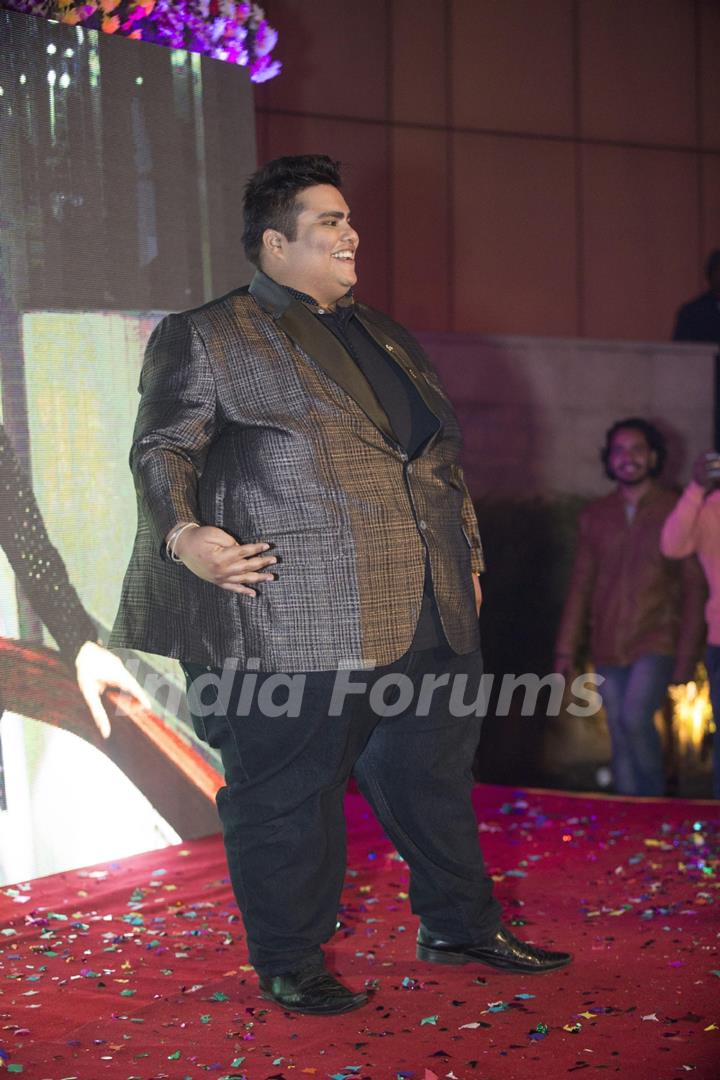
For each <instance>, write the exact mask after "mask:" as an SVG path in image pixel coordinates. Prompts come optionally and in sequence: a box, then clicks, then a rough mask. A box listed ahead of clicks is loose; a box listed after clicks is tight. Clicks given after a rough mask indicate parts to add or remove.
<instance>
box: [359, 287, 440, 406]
mask: <svg viewBox="0 0 720 1080" xmlns="http://www.w3.org/2000/svg"><path fill="white" fill-rule="evenodd" d="M356 318H358V319H360V322H361V323H362V324H363V326H364V327H365V330H366V331H367V333H368V334H369V335H370V337H371V338H372V339H373V341H374V342H375V343H376V344H377V345H378V346H379V347H380V348H381V349H385V350H386V352H387V353H388V355H389V356H391V357H392V358H393V360H394V361H395V362H396V364H398V365H399V366H400V367H401V368H402V370H403V371H404V372H405V374H406V375H407V376H408V377H409V379H410V381H411V382H412V384H413V386H414V387H415V389H416V390H417V392H418V394H419V395H420V397H421V398H422V399H423V401H424V402H425V404H426V405H427V407H428V409H429V410H430V412H431V413H433V414H434V415H435V416H436V417H437V420H438V425H439V427H442V416H443V415H444V413H445V411H446V409H447V405H446V404H445V402H444V401H443V398H442V397H441V396H440V394H438V392H437V390H435V388H434V387H433V385H432V384H431V383H430V382H428V380H427V379H426V378H425V376H424V374H423V372H422V371H419V370H418V368H417V366H416V365H415V364H413V362H412V360H411V359H410V356H409V355H408V353H407V352H406V351H405V349H403V347H402V345H398V343H397V341H394V340H393V339H392V338H389V337H388V336H387V334H386V333H385V332H384V331H383V330H382V329H381V327H379V326H378V325H376V324H375V323H374V322H373V321H372V319H371V318H369V317H368V312H367V309H365V308H363V310H362V311H358V312H357V313H356Z"/></svg>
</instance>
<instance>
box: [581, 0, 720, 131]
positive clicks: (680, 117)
mask: <svg viewBox="0 0 720 1080" xmlns="http://www.w3.org/2000/svg"><path fill="white" fill-rule="evenodd" d="M579 12H580V92H581V133H582V135H584V136H587V137H591V138H596V139H609V140H622V141H628V142H644V143H660V144H670V145H682V146H689V145H692V144H694V141H695V138H696V128H697V122H696V115H697V114H696V102H695V45H694V40H695V39H694V34H695V30H694V5H693V4H692V3H688V0H653V2H652V3H649V2H648V0H602V2H600V3H598V0H580V6H579ZM716 67H717V64H716Z"/></svg>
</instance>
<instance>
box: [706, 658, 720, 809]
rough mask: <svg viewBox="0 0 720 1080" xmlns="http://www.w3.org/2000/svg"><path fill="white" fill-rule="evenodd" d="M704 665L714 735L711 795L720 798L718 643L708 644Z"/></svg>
mask: <svg viewBox="0 0 720 1080" xmlns="http://www.w3.org/2000/svg"><path fill="white" fill-rule="evenodd" d="M705 667H706V668H707V673H708V680H709V682H710V704H711V705H712V711H713V720H714V721H715V735H714V736H713V763H714V775H713V795H714V797H715V798H716V799H720V732H718V728H720V645H708V647H707V652H706V653H705Z"/></svg>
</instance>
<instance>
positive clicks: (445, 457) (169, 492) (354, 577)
mask: <svg viewBox="0 0 720 1080" xmlns="http://www.w3.org/2000/svg"><path fill="white" fill-rule="evenodd" d="M356 315H357V317H358V318H359V319H360V321H361V322H362V324H363V326H364V328H365V330H366V331H367V332H368V333H369V334H370V335H371V336H372V337H373V339H374V340H375V341H376V343H377V344H378V345H379V346H380V347H381V348H383V349H385V350H386V351H387V353H388V355H389V356H391V357H392V359H393V360H394V362H396V363H398V364H400V365H401V367H402V368H403V369H404V371H405V372H406V374H407V375H408V377H409V378H410V379H411V380H412V382H413V383H414V385H415V386H416V387H417V389H418V391H419V393H420V394H421V395H422V397H423V399H424V401H425V403H426V405H427V406H428V407H429V409H430V410H431V412H432V413H434V415H435V416H436V417H437V428H436V431H435V433H434V434H433V436H432V437H431V438H430V440H429V441H428V443H427V444H426V445H425V446H424V447H423V448H422V451H421V453H420V454H419V455H418V456H416V457H415V458H414V459H413V460H412V461H408V458H407V454H405V453H404V452H403V450H402V448H401V447H400V446H399V445H398V443H397V441H396V439H395V436H394V434H393V432H392V429H391V427H390V424H389V421H388V418H387V416H386V415H385V413H384V411H383V408H382V404H381V403H380V402H379V401H378V399H377V398H376V396H375V394H374V392H373V390H372V388H371V386H370V384H369V383H368V382H367V380H366V379H365V377H364V376H363V374H362V372H361V371H360V369H359V368H358V366H357V365H356V364H355V362H354V361H353V359H352V358H351V357H350V356H349V354H348V353H347V352H346V351H345V349H343V347H342V346H341V345H340V343H339V341H338V340H337V339H336V338H335V336H334V335H333V334H332V333H331V331H329V330H328V329H327V328H326V327H324V326H323V325H322V324H321V323H320V321H319V320H318V319H317V318H316V316H315V315H314V314H313V312H312V310H311V309H310V308H309V307H308V306H306V305H305V304H303V303H302V302H300V301H298V300H295V299H293V298H292V297H291V296H290V295H289V293H288V292H287V291H286V290H285V289H283V288H281V287H280V286H278V285H276V284H275V283H274V282H273V281H271V279H269V278H268V277H266V276H265V275H264V274H261V273H258V274H256V276H255V278H254V279H253V282H252V284H251V285H250V287H249V288H243V289H239V290H237V291H235V292H232V293H230V294H228V295H227V296H225V297H222V298H220V299H219V300H215V301H212V302H211V303H209V304H206V305H205V306H203V307H201V308H198V309H195V310H193V311H189V312H182V313H179V314H173V315H168V316H167V317H166V318H165V319H163V320H162V322H161V323H160V324H159V325H158V326H157V328H156V329H155V331H154V332H153V334H152V336H151V338H150V341H149V343H148V346H147V350H146V356H145V362H144V364H143V370H142V375H141V380H140V392H141V400H140V407H139V412H138V417H137V422H136V426H135V433H134V438H133V444H132V450H131V455H130V462H131V467H132V470H133V475H134V478H135V485H136V489H137V494H138V531H137V535H136V539H135V545H134V548H133V552H132V555H131V559H130V564H129V567H128V570H127V573H126V575H125V581H124V584H123V590H122V597H121V602H120V609H119V612H118V616H117V619H116V622H115V627H114V629H113V633H112V636H111V642H110V643H111V645H113V646H116V647H125V648H133V649H141V650H145V651H148V652H155V653H160V654H162V655H166V656H172V657H177V658H178V659H181V660H185V661H193V662H197V663H203V664H210V665H213V666H218V667H220V666H222V665H223V664H224V663H225V662H226V661H227V660H230V661H233V662H236V663H238V664H239V665H241V666H246V665H247V664H248V661H252V660H255V661H256V662H257V664H256V666H258V667H259V669H260V670H263V671H278V672H298V671H318V670H333V669H336V668H337V667H340V666H348V667H361V666H367V665H373V664H374V665H385V664H388V663H391V662H393V661H394V660H396V659H397V658H398V657H399V656H401V655H402V654H403V653H404V652H406V651H407V649H408V648H409V646H410V644H411V641H412V637H413V632H414V629H415V625H416V623H417V616H418V612H419V609H420V604H421V601H422V593H423V579H424V568H425V552H426V550H427V552H428V553H429V558H430V567H431V572H432V578H433V586H434V590H435V595H436V597H437V602H438V607H439V611H440V617H441V620H442V623H443V627H444V629H445V633H446V635H447V638H448V641H449V643H450V644H451V646H452V647H453V648H454V649H455V650H456V651H457V652H458V653H466V652H470V651H472V650H474V649H476V648H477V647H478V644H479V640H478V625H477V617H476V614H475V609H474V599H473V590H472V585H471V569H472V570H475V571H479V570H480V569H482V550H481V545H480V538H479V535H478V530H477V522H476V520H475V514H474V511H473V507H472V502H471V500H470V496H469V494H468V492H467V488H466V486H465V483H464V480H463V475H462V470H461V469H460V466H459V464H458V453H459V450H460V446H461V435H460V429H459V426H458V423H457V419H456V417H455V413H454V411H453V408H452V405H451V404H450V401H449V400H448V398H447V396H446V395H445V393H444V391H443V389H442V386H441V384H440V382H439V380H438V378H437V376H436V374H435V372H434V370H433V368H432V366H431V364H430V362H429V360H428V359H427V357H426V356H425V354H424V352H423V351H422V349H421V348H420V346H419V345H418V343H417V342H416V341H415V340H414V339H413V338H412V337H411V335H410V334H408V332H407V331H406V330H404V329H403V328H402V327H401V326H399V325H398V324H397V323H395V322H393V321H392V320H391V319H389V318H388V317H387V316H385V315H383V314H381V313H380V312H377V311H375V310H373V309H371V308H368V307H366V306H364V305H361V304H357V305H356ZM181 521H183V522H184V521H188V522H190V521H195V522H198V523H199V524H202V525H215V526H217V527H218V528H221V529H224V530H225V531H226V532H228V533H230V534H232V535H233V536H234V537H235V538H236V539H237V540H238V541H239V542H241V543H252V542H258V541H266V542H268V543H270V544H272V545H273V554H275V555H277V557H278V560H279V561H278V565H277V568H276V569H277V577H278V580H277V581H276V582H273V583H267V584H264V585H260V586H258V595H257V596H256V597H250V596H246V595H242V594H237V593H233V592H230V591H228V590H225V589H221V588H219V587H217V586H215V585H212V584H210V583H208V582H205V581H203V580H201V579H200V578H198V577H196V576H195V575H193V574H192V573H191V572H190V571H189V570H187V569H186V567H184V566H183V565H182V564H180V563H174V562H172V561H170V560H169V559H168V558H167V555H166V553H165V551H164V537H165V536H167V534H168V532H169V531H170V529H172V528H173V526H174V525H176V524H177V523H178V522H181Z"/></svg>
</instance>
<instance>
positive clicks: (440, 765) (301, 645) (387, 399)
mask: <svg viewBox="0 0 720 1080" xmlns="http://www.w3.org/2000/svg"><path fill="white" fill-rule="evenodd" d="M340 183H341V181H340V172H339V167H338V165H337V163H334V162H332V161H331V160H330V159H329V158H327V157H325V156H323V155H308V156H303V157H294V158H293V157H289V158H280V159H278V160H276V161H273V162H270V163H269V164H267V165H265V166H264V167H263V168H261V169H260V170H258V172H257V173H256V174H255V175H254V176H253V177H252V178H251V179H250V181H249V183H248V185H247V188H246V191H245V200H244V213H245V230H244V244H245V249H246V253H247V255H248V258H249V259H250V260H251V261H252V262H253V263H254V264H255V265H256V267H257V273H256V275H255V277H254V278H253V281H252V283H251V284H250V286H249V288H241V289H238V290H236V291H235V292H232V293H230V294H228V295H227V296H224V297H222V298H220V299H219V300H215V301H212V302H210V303H208V304H205V305H204V306H203V307H201V308H198V309H196V310H194V311H190V312H183V313H180V314H176V315H169V316H168V317H167V318H165V319H164V320H163V321H162V322H161V323H160V324H159V325H158V327H157V328H156V330H155V331H154V333H153V335H152V337H151V339H150V342H149V344H148V347H147V352H146V357H145V363H144V366H143V371H142V376H141V382H140V391H141V400H140V408H139V413H138V418H137V423H136V428H135V434H134V440H133V446H132V451H131V466H132V470H133V474H134V477H135V482H136V487H137V492H138V519H139V520H138V532H137V537H136V541H135V547H134V550H133V553H132V557H131V560H130V565H129V567H128V571H127V574H126V577H125V582H124V586H123V591H122V599H121V604H120V611H119V613H118V618H117V621H116V624H115V628H114V631H113V636H112V639H111V643H112V644H113V645H115V646H123V647H129V648H134V649H143V650H146V651H150V652H156V653H160V654H163V655H165V656H172V657H176V658H177V659H179V660H180V661H181V662H182V664H183V668H184V670H185V673H186V676H187V678H188V692H189V697H190V704H191V711H192V713H193V722H194V724H195V727H196V730H197V731H198V733H199V734H200V735H201V737H202V738H205V739H206V740H207V741H208V742H209V743H210V744H211V745H212V746H214V747H216V748H217V749H218V750H219V751H220V753H221V755H222V760H223V766H224V770H225V778H226V786H225V787H223V788H222V789H221V790H220V792H219V793H218V799H217V801H218V810H219V814H220V819H221V821H222V825H223V833H224V840H225V847H226V851H227V857H228V864H229V868H230V874H231V879H232V883H233V889H234V892H235V896H236V899H237V902H238V905H239V907H240V909H241V911H242V914H243V918H244V922H245V928H246V931H247V938H248V947H249V951H250V959H251V961H252V963H253V965H254V966H255V968H256V970H257V972H258V974H259V977H260V987H261V992H262V995H263V996H264V997H266V998H269V999H270V1000H274V1001H276V1002H278V1003H279V1004H281V1005H282V1006H284V1007H285V1008H287V1009H291V1010H295V1011H298V1012H309V1013H321V1014H322V1013H335V1012H343V1011H346V1010H347V1009H352V1008H356V1007H357V1006H359V1005H362V1004H363V1003H364V1002H365V1001H366V1000H367V995H366V994H365V993H364V992H353V991H352V990H350V989H349V988H347V987H346V986H344V985H343V984H342V983H340V982H339V981H338V980H337V979H336V978H335V977H334V976H333V975H332V974H331V973H330V972H329V971H328V970H327V969H326V968H325V964H324V957H323V952H322V949H321V945H322V944H323V943H324V942H326V941H328V940H329V938H330V937H331V936H332V934H333V933H334V932H335V928H336V917H337V910H338V904H339V901H340V893H341V889H342V884H343V878H344V871H345V832H344V830H345V822H344V817H343V796H344V792H345V789H346V786H347V782H348V780H349V778H350V776H351V775H352V776H354V777H355V778H356V780H357V782H358V784H359V786H360V789H361V790H362V792H363V794H364V795H365V796H366V797H367V799H368V800H369V802H370V804H371V805H372V807H373V809H374V810H375V812H376V814H377V815H378V817H379V819H380V820H381V822H382V824H383V826H384V828H385V830H386V831H387V833H388V835H389V836H390V837H391V838H392V840H393V841H394V843H395V845H396V846H397V848H398V851H399V852H400V853H401V854H402V856H403V857H404V858H405V859H406V861H407V863H408V865H409V867H410V872H411V884H410V899H411V904H412V907H413V911H415V912H416V913H417V914H418V915H419V916H420V919H421V924H420V929H419V933H418V944H417V955H418V957H419V958H421V959H424V960H428V961H435V962H438V963H451V964H465V963H471V962H478V963H485V964H489V965H491V966H494V967H498V968H502V969H505V970H514V971H521V972H533V971H546V970H549V969H552V968H557V967H561V966H563V965H564V964H566V963H567V962H569V960H570V957H569V955H568V954H567V953H560V952H548V951H546V950H543V949H538V948H535V947H533V946H531V945H528V944H527V943H524V942H520V941H518V940H517V938H515V937H514V936H513V935H512V934H511V933H510V931H509V930H507V928H505V927H504V926H502V924H501V923H500V913H499V905H498V903H497V900H495V899H494V897H493V895H492V885H491V882H490V880H489V878H488V875H487V873H486V870H485V867H484V863H483V858H482V854H481V851H480V847H479V844H478V837H477V823H476V821H475V817H474V814H473V810H472V806H471V802H470V789H471V785H472V776H471V771H470V766H471V762H472V758H473V754H474V751H475V748H476V746H477V743H478V739H479V734H480V728H479V725H480V719H479V717H478V716H476V715H475V713H476V712H480V709H479V708H476V707H475V706H476V702H477V697H478V693H479V680H480V676H481V672H482V663H481V657H480V650H479V644H480V643H479V635H478V612H479V606H480V596H481V594H480V585H479V580H478V575H479V573H480V571H481V570H482V569H483V561H482V549H481V544H480V537H479V535H478V529H477V522H476V519H475V513H474V510H473V505H472V501H471V499H470V496H469V494H468V491H467V488H466V487H465V483H464V481H463V475H462V470H461V469H460V467H459V465H458V453H459V450H460V445H461V436H460V430H459V427H458V423H457V419H456V417H455V414H454V412H453V408H452V405H451V404H450V402H449V400H448V398H447V397H446V395H445V393H444V391H443V389H442V386H441V384H440V382H439V381H438V378H437V376H436V375H435V372H434V371H433V368H432V366H431V364H430V362H429V360H428V358H427V357H426V356H425V354H424V353H423V351H422V349H421V348H420V346H419V345H418V344H417V342H416V341H415V340H414V339H413V338H412V337H411V335H410V334H409V333H408V332H407V331H406V330H405V329H403V327H401V326H399V325H398V324H397V323H395V322H393V321H392V320H391V319H390V318H388V317H387V316H386V315H383V314H381V313H380V312H378V311H374V310H373V309H371V308H368V307H366V306H365V305H363V304H361V303H359V302H357V301H355V299H354V298H353V295H352V288H353V286H354V285H355V282H356V273H355V256H356V252H357V247H358V243H359V237H358V234H357V232H356V231H355V228H354V227H353V225H352V224H351V223H350V211H349V209H348V207H347V204H346V202H345V199H344V198H343V195H342V193H341V189H340ZM428 678H429V679H430V680H431V683H430V684H429V685H428V682H427V680H428ZM423 680H424V683H423ZM421 685H425V689H426V691H429V690H432V693H431V694H430V696H429V697H426V699H425V702H424V704H422V703H421V702H420V700H419V695H415V694H414V692H413V691H414V689H415V688H418V690H419V688H420V687H421ZM408 686H409V687H410V694H411V695H412V700H408V695H407V689H408ZM278 689H279V690H280V693H279V695H278V694H276V696H275V697H273V694H275V692H276V691H277V690H278ZM388 690H389V691H390V692H389V693H387V692H386V691H388ZM208 691H209V692H210V694H209V696H208ZM296 691H300V696H299V699H298V701H299V704H298V705H297V708H295V707H293V706H294V702H293V701H291V700H290V699H291V698H293V696H294V695H295V696H297V695H296ZM283 695H284V699H285V705H286V707H285V709H284V710H283V708H282V705H280V706H279V705H278V699H283Z"/></svg>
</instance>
